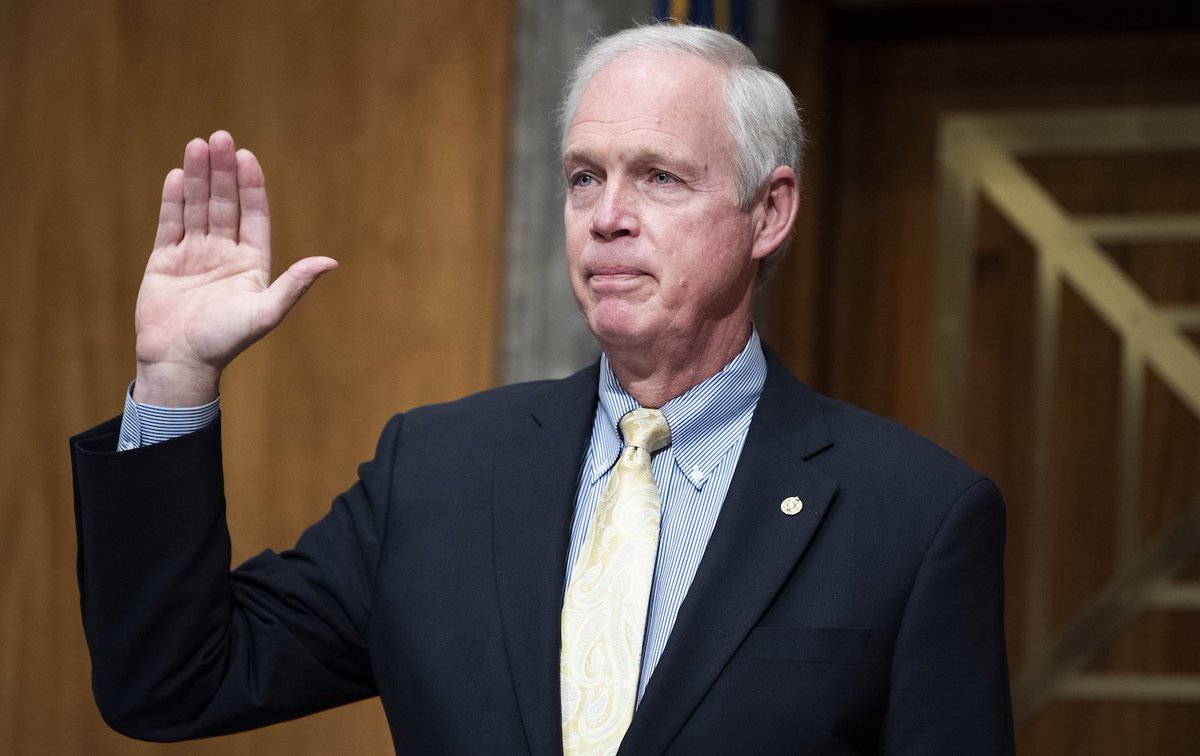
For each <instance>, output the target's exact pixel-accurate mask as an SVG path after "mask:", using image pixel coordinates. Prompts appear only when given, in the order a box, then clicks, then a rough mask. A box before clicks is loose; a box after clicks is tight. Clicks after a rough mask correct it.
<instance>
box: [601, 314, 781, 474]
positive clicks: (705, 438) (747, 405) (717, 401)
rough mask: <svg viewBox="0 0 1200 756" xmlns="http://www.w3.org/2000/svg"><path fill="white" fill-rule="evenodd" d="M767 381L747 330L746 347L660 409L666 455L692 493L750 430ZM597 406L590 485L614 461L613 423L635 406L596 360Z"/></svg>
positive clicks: (616, 435) (604, 360) (617, 439)
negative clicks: (667, 436)
mask: <svg viewBox="0 0 1200 756" xmlns="http://www.w3.org/2000/svg"><path fill="white" fill-rule="evenodd" d="M766 377H767V360H766V357H765V356H764V355H763V350H762V342H761V340H760V339H759V337H758V331H756V330H751V332H750V338H749V340H748V341H747V342H746V346H745V347H744V348H743V349H742V351H741V352H740V353H738V355H737V356H736V357H734V358H733V359H732V360H731V361H730V362H729V364H728V365H726V366H725V367H724V368H722V369H721V370H720V371H719V372H718V373H717V374H716V375H714V376H712V377H710V378H708V379H706V380H704V381H702V382H701V383H698V384H696V385H695V386H693V387H692V388H690V389H688V390H687V391H686V392H685V393H684V394H682V395H681V396H677V397H675V398H674V399H672V400H671V401H669V402H667V403H666V404H664V405H663V407H662V413H663V415H664V416H665V417H666V419H667V424H668V425H670V426H671V446H670V447H669V448H670V451H671V453H672V455H673V457H674V459H675V464H676V465H677V466H678V467H679V469H680V471H681V472H682V473H683V474H684V476H685V477H687V479H688V480H690V481H691V482H692V484H693V485H694V486H696V487H697V488H701V487H703V485H704V483H705V482H706V481H707V480H708V477H709V475H710V474H711V473H712V471H713V469H714V468H715V467H716V466H717V464H718V463H719V462H720V461H721V459H722V457H724V455H725V452H727V451H728V450H729V447H730V446H732V445H733V444H734V443H735V442H738V441H740V440H741V439H742V438H743V436H744V434H745V431H746V428H747V427H749V425H750V419H751V417H752V416H753V414H754V407H755V405H756V404H757V403H758V397H759V395H761V394H762V387H763V384H764V383H765V382H766ZM599 393H600V403H599V406H598V407H597V409H596V422H595V424H594V425H593V427H592V443H591V467H590V475H589V476H588V477H589V481H590V482H591V483H595V482H596V481H597V480H598V479H599V478H600V477H601V476H602V475H604V473H606V472H607V471H608V469H609V468H610V467H612V466H613V464H614V463H615V462H616V461H617V457H618V456H619V455H620V453H621V432H620V430H619V429H618V428H617V423H618V421H620V419H621V418H622V417H623V416H624V415H625V413H627V412H629V411H630V410H634V409H637V408H638V407H639V406H641V405H639V404H638V402H637V400H636V399H634V398H633V397H632V396H631V395H630V394H629V392H627V391H626V390H625V389H624V388H623V387H622V386H621V383H620V381H618V380H617V376H616V375H615V374H614V373H613V371H612V368H611V367H610V366H609V364H608V356H607V355H603V354H602V355H601V357H600V386H599Z"/></svg>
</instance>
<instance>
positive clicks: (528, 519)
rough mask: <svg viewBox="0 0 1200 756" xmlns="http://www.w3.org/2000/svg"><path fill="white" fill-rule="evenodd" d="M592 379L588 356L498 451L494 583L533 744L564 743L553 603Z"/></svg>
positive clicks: (543, 749)
mask: <svg viewBox="0 0 1200 756" xmlns="http://www.w3.org/2000/svg"><path fill="white" fill-rule="evenodd" d="M597 381H598V372H597V367H596V366H592V368H591V369H589V370H585V371H582V372H580V373H576V374H575V375H573V376H571V377H570V378H568V379H566V380H565V381H561V382H559V383H556V384H552V388H551V389H550V390H548V391H547V392H546V395H545V397H544V398H543V400H542V401H539V402H538V404H537V407H536V408H534V409H532V410H531V411H530V413H529V414H527V415H525V416H524V417H522V418H520V419H519V420H518V422H517V423H516V427H515V429H514V434H513V435H512V436H510V437H509V438H507V439H505V440H504V441H502V442H501V443H500V444H498V445H497V448H496V453H495V473H494V482H493V486H494V490H493V502H494V509H493V545H494V549H495V555H494V556H495V567H496V586H497V591H498V593H499V598H500V613H501V622H502V625H503V628H504V640H505V644H506V646H507V649H508V660H509V666H510V669H511V673H512V677H513V686H514V689H515V690H516V695H517V702H518V705H519V707H520V711H521V718H522V720H523V721H524V724H525V732H526V737H527V739H528V743H529V749H530V751H531V752H532V753H561V752H562V729H561V714H560V711H561V709H560V705H559V668H558V665H559V644H560V630H559V613H560V611H561V609H562V590H563V580H564V577H565V574H566V558H567V547H568V542H569V540H570V532H571V517H572V514H573V512H574V502H575V493H576V487H577V484H578V475H579V469H580V464H581V460H582V458H583V453H584V450H585V449H586V448H587V443H588V438H589V430H590V429H591V427H592V420H593V418H594V415H595V407H596V385H597Z"/></svg>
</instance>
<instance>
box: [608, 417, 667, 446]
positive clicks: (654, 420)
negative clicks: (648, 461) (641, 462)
mask: <svg viewBox="0 0 1200 756" xmlns="http://www.w3.org/2000/svg"><path fill="white" fill-rule="evenodd" d="M618 425H619V426H620V427H621V437H622V438H623V439H625V445H626V446H636V447H637V448H639V449H644V450H645V451H646V453H647V454H653V453H654V452H656V451H658V450H659V449H662V448H663V447H665V446H666V445H667V444H669V443H671V428H670V426H668V425H667V418H665V417H663V413H662V412H660V411H658V410H656V409H646V408H644V407H639V408H638V409H635V410H631V411H630V412H626V413H625V415H624V416H623V417H622V418H621V421H620V422H619V423H618Z"/></svg>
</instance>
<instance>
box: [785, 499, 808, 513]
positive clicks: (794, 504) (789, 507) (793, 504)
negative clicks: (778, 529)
mask: <svg viewBox="0 0 1200 756" xmlns="http://www.w3.org/2000/svg"><path fill="white" fill-rule="evenodd" d="M801 509H804V502H802V501H800V497H799V496H789V497H787V498H786V499H784V500H783V501H781V502H779V510H780V511H781V512H783V513H784V514H785V515H794V514H796V513H797V512H799V511H800V510H801Z"/></svg>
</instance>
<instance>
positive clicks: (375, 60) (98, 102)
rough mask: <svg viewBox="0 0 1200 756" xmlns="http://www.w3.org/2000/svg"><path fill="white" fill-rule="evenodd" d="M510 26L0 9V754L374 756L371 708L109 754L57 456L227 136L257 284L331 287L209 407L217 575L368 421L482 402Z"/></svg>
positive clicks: (301, 499) (5, 5) (309, 489)
mask: <svg viewBox="0 0 1200 756" xmlns="http://www.w3.org/2000/svg"><path fill="white" fill-rule="evenodd" d="M510 5H511V4H510V3H509V2H507V1H506V0H494V1H488V2H469V1H468V0H445V1H443V2H437V3H429V2H425V3H418V2H415V0H337V1H335V0H328V1H326V2H319V1H317V0H308V1H298V0H290V1H287V2H284V1H283V0H271V1H269V2H233V1H230V2H207V3H187V2H182V1H181V0H171V1H169V2H167V1H156V0H139V1H135V2H118V1H117V0H93V1H92V2H86V3H85V2H73V1H70V0H40V1H39V2H36V3H34V2H27V1H24V0H0V144H2V145H3V147H2V149H0V156H2V157H0V229H3V236H2V237H0V239H2V240H3V241H2V242H0V282H2V283H0V286H2V289H0V290H2V291H3V296H2V297H0V371H2V372H0V418H2V419H0V753H13V754H25V753H99V754H104V753H143V752H158V751H163V752H169V753H172V754H182V753H252V752H255V751H257V752H259V753H284V752H287V753H333V752H342V753H386V752H390V750H391V746H390V739H389V738H388V735H387V730H386V726H385V724H384V722H383V717H382V714H381V713H380V710H379V706H378V703H377V702H368V703H366V704H359V705H356V706H352V707H349V708H346V709H343V710H339V711H335V712H330V713H327V714H323V715H319V716H317V717H313V718H310V719H308V720H304V721H301V722H299V723H295V724H289V725H283V726H280V727H276V728H271V729H269V730H265V731H261V732H257V733H252V734H249V735H243V736H235V737H234V738H229V739H222V740H219V741H208V742H202V743H197V744H190V745H186V746H176V747H164V746H153V745H143V744H138V743H136V742H134V741H130V740H126V739H124V738H122V737H121V736H119V735H116V734H115V733H112V732H111V731H109V730H108V729H107V728H106V727H105V726H104V724H103V723H102V722H101V721H100V718H99V716H98V714H97V713H96V710H95V706H94V705H93V703H92V701H91V694H90V689H89V669H90V667H89V663H88V660H87V656H86V653H85V649H84V643H83V635H82V631H81V629H80V625H79V610H78V593H77V590H76V587H75V575H74V558H75V557H74V549H75V538H74V531H73V519H72V512H71V499H70V476H69V469H68V457H67V442H66V439H67V436H68V435H69V434H70V433H73V432H77V431H80V430H83V429H84V428H86V427H88V426H89V425H91V424H94V423H96V422H98V421H100V420H103V419H105V418H107V417H110V416H112V415H114V414H116V413H117V412H118V411H119V410H120V401H121V392H122V389H123V388H124V386H125V384H126V383H127V381H129V379H130V378H131V376H132V371H133V364H132V354H133V353H132V346H133V332H132V310H133V302H134V297H135V295H136V292H137V287H138V282H139V279H140V276H141V270H142V267H143V266H144V264H145V258H146V255H147V254H148V253H149V247H150V242H151V240H152V238H153V232H154V221H155V217H156V214H157V207H158V192H159V190H160V186H161V181H162V177H163V175H164V174H165V173H166V171H167V170H168V169H170V168H171V167H173V166H175V165H177V164H178V163H179V161H180V160H181V158H182V150H183V145H184V144H185V142H186V141H187V140H188V139H189V138H191V137H193V136H207V135H208V134H209V133H211V132H212V131H213V130H214V129H217V128H227V129H229V130H230V131H231V132H232V133H233V135H234V137H235V139H237V141H238V143H239V145H241V146H246V147H250V148H251V149H253V150H254V151H255V152H256V153H257V154H258V156H259V158H260V159H261V160H262V163H263V165H264V168H265V171H266V173H267V181H268V189H269V190H270V192H271V204H272V209H273V211H274V213H275V216H274V217H275V224H274V248H275V254H276V264H275V268H276V271H277V272H278V271H279V270H282V269H283V268H284V267H286V265H287V264H288V263H290V262H291V261H293V260H295V259H298V258H300V257H304V256H307V255H313V254H329V255H332V256H334V257H336V258H338V259H339V260H340V261H341V264H342V267H341V269H340V270H338V271H337V272H336V273H334V274H332V275H331V276H329V277H327V278H326V279H324V280H322V281H321V282H320V283H319V284H318V285H317V287H316V288H314V289H313V291H312V292H311V293H310V295H309V296H308V297H307V298H306V300H305V301H303V302H302V303H301V305H300V306H299V308H298V310H297V311H295V312H294V313H293V314H292V315H291V317H289V319H288V320H287V322H286V323H285V324H284V326H283V327H282V329H281V330H280V331H279V332H278V333H276V334H273V335H272V336H271V337H270V338H269V339H268V340H267V341H265V342H263V343H261V344H259V345H257V346H256V347H254V348H253V349H252V350H251V351H250V352H249V353H248V354H247V355H246V356H245V357H244V358H243V359H242V360H240V361H239V362H238V363H236V364H235V366H234V367H233V368H232V369H231V370H230V371H229V372H228V374H227V376H226V380H225V382H224V385H223V392H224V409H225V441H226V448H227V461H226V464H227V480H228V485H227V487H228V493H229V497H230V519H231V525H232V527H233V541H234V554H235V559H238V560H240V559H242V558H245V557H246V556H248V555H250V554H253V553H255V552H257V551H258V550H260V549H262V548H265V547H274V548H281V547H285V546H286V545H288V544H289V543H290V542H291V541H292V540H293V539H294V538H295V536H296V535H297V534H298V533H299V531H300V530H301V529H302V528H303V527H304V526H305V525H306V524H307V523H309V522H311V521H313V520H314V519H316V518H317V517H318V516H319V515H320V514H321V513H322V512H323V511H324V509H325V508H326V507H327V505H328V501H329V499H330V498H331V497H332V496H333V495H334V494H336V493H337V492H338V491H339V490H341V489H342V488H343V487H345V486H346V485H348V484H349V483H350V482H351V480H352V476H353V474H354V465H355V464H356V463H357V462H358V461H360V460H362V459H363V458H365V457H367V456H368V455H369V454H370V453H371V451H372V447H373V443H374V439H375V437H376V434H377V433H378V431H379V429H380V428H381V427H382V423H383V422H384V421H385V420H386V418H387V416H388V415H389V414H390V413H391V412H393V411H395V410H398V409H403V408H406V407H409V406H412V405H415V404H420V403H427V402H430V401H436V400H442V399H448V398H451V397H454V396H458V395H461V394H463V393H467V392H470V391H474V390H477V389H481V388H484V387H487V386H489V385H491V384H492V383H493V382H494V375H495V363H496V359H495V349H496V347H495V343H496V339H495V333H496V329H497V321H498V317H497V309H498V301H497V293H498V291H499V279H500V273H501V269H502V262H501V240H502V231H503V229H502V226H503V219H502V215H503V209H504V208H503V188H504V186H505V182H504V171H505V163H504V154H503V152H504V145H505V144H507V141H506V135H505V125H504V124H505V118H506V103H507V87H508V69H509V50H508V40H509V38H510V35H509V26H510V21H511V19H510V15H511V12H512V11H511V7H510Z"/></svg>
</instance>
